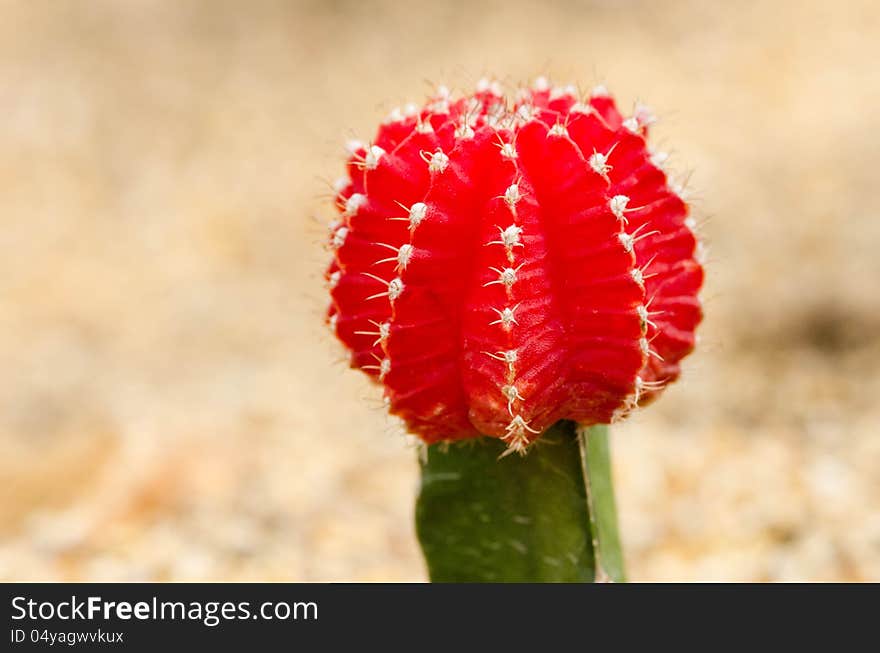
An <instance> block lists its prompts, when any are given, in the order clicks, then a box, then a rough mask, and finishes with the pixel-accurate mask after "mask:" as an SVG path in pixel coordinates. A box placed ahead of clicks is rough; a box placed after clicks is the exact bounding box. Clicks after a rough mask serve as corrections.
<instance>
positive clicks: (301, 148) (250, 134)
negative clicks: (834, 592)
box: [0, 0, 880, 580]
mask: <svg viewBox="0 0 880 653" xmlns="http://www.w3.org/2000/svg"><path fill="white" fill-rule="evenodd" d="M878 59H880V3H877V2H876V1H871V0H867V1H865V2H857V1H846V2H833V3H831V2H821V1H817V2H799V1H797V0H790V1H779V2H735V3H734V2H717V3H716V2H701V1H695V2H668V3H667V2H651V1H645V2H636V1H622V2H573V1H571V2H558V3H547V2H542V3H537V2H535V3H528V4H518V3H516V2H511V1H510V0H505V1H502V2H492V3H481V2H461V3H442V2H429V3H425V4H418V3H414V2H396V3H392V2H388V3H373V2H367V1H362V2H311V3H309V2H303V3H296V2H288V3H280V2H278V3H272V2H243V1H242V2H172V1H170V0H168V1H166V2H143V1H126V2H118V1H112V2H110V1H107V2H100V1H93V2H72V3H68V2H50V1H48V0H44V1H39V2H24V1H22V2H0V578H2V579H40V580H50V579H77V580H84V579H89V580H110V579H112V580H129V579H131V580H136V579H163V580H164V579H175V580H186V579H190V580H199V579H209V580H224V579H230V580H233V579H234V580H238V579H255V580H266V579H272V580H281V579H291V580H422V579H424V577H425V576H424V570H423V566H422V562H421V559H420V556H419V552H418V549H417V547H416V544H415V540H414V536H413V529H412V523H411V522H412V520H411V511H412V504H413V496H414V493H415V489H416V482H417V475H416V464H415V452H414V450H413V448H412V446H411V445H410V444H408V443H407V441H406V440H405V439H404V438H403V437H402V436H401V435H400V432H399V430H398V428H397V426H396V424H394V423H393V422H391V421H389V420H387V419H386V418H385V417H383V413H382V410H381V407H380V402H379V399H378V395H377V393H376V391H375V389H373V388H371V387H370V386H369V385H368V384H367V383H366V382H365V380H364V379H362V378H361V377H360V376H359V375H358V374H356V373H354V372H351V371H348V370H346V368H345V365H344V364H343V363H341V362H340V361H342V356H341V352H340V350H339V348H338V347H336V345H335V343H333V342H332V341H331V339H330V337H329V336H328V335H327V333H326V332H325V331H324V329H323V327H322V324H321V320H320V316H321V312H322V308H323V302H324V298H323V293H324V290H323V289H322V282H321V270H322V267H323V265H324V260H325V259H326V253H325V252H324V251H322V249H321V246H320V241H321V239H322V237H323V230H322V227H321V222H322V220H324V219H325V217H326V215H327V209H326V205H325V204H324V200H323V199H322V194H324V193H325V192H326V190H327V180H328V179H332V178H333V177H335V176H336V175H337V174H338V173H339V172H340V171H341V154H342V150H341V143H342V142H343V141H344V140H345V139H346V138H350V137H354V136H357V137H362V138H369V137H370V135H371V132H372V129H373V127H374V125H375V124H376V123H377V122H378V120H379V119H380V118H381V117H382V116H384V115H385V113H386V112H387V111H388V110H389V109H391V108H392V107H393V106H394V105H396V104H399V103H402V102H405V101H406V100H408V99H415V100H421V99H422V97H423V96H424V95H425V94H426V93H427V92H429V91H430V90H431V88H432V84H434V83H439V82H443V83H446V84H448V85H449V86H451V87H452V88H457V89H469V88H470V87H471V85H472V84H473V83H474V82H475V81H476V80H477V79H478V78H479V77H480V76H482V75H483V74H485V73H495V74H497V75H498V76H499V77H500V78H501V79H503V80H505V81H507V82H510V83H515V82H518V81H522V80H527V79H529V78H531V77H534V76H535V75H536V74H541V73H543V74H548V75H550V76H551V77H552V78H554V79H555V80H558V81H560V82H568V81H573V82H579V83H581V84H582V85H584V87H589V86H591V85H592V84H594V83H597V82H604V83H606V84H607V85H608V86H609V87H610V88H611V89H612V91H613V92H614V93H615V94H616V95H617V97H618V99H619V100H620V102H621V104H622V106H624V107H629V106H631V105H632V103H633V102H634V101H635V100H642V101H645V102H647V103H649V104H650V105H652V106H653V107H654V108H655V109H656V110H657V112H658V114H659V115H660V116H661V118H662V121H661V122H660V124H659V125H658V126H657V128H656V130H655V132H654V134H655V138H656V140H655V142H657V143H660V144H661V145H662V146H664V147H666V148H669V149H671V151H672V152H673V158H672V165H673V168H674V169H675V170H676V171H677V174H678V175H680V176H681V177H682V178H689V183H688V186H689V188H690V189H691V191H692V192H693V196H694V208H695V212H696V215H697V217H698V219H700V220H701V221H702V222H703V223H704V226H703V232H704V234H705V236H706V238H707V240H708V243H709V247H710V250H709V251H710V264H709V265H710V267H709V278H708V283H707V287H706V290H705V293H704V297H705V299H706V309H707V315H708V317H707V320H706V322H705V326H704V328H703V329H702V332H701V335H702V345H701V347H700V349H699V351H698V353H697V354H695V355H694V356H693V357H692V358H691V359H690V360H689V361H688V364H687V370H686V374H685V377H684V379H683V380H682V382H681V383H679V384H678V385H676V386H675V387H674V388H672V389H671V390H670V391H669V392H668V394H667V396H666V397H665V398H664V399H663V400H662V401H661V402H660V403H659V404H657V405H656V406H654V407H652V408H651V409H649V410H647V411H645V412H644V413H642V414H639V415H637V416H636V417H635V418H634V419H633V420H632V421H631V422H630V423H627V424H626V425H623V426H621V427H618V428H616V429H615V431H616V433H615V439H614V447H615V469H616V473H617V477H618V481H619V499H620V509H621V513H622V521H623V532H624V538H625V543H626V549H627V550H626V553H627V557H628V563H629V571H630V575H631V576H632V578H634V579H638V580H648V579H663V580H698V579H699V580H716V579H724V580H794V579H819V580H880V473H878V470H880V407H878V402H877V393H878V389H880V381H878V372H877V368H878V365H880V292H878V282H880V256H878V255H877V248H878V246H880V193H878V177H877V175H878V171H880V137H878V133H880V130H878V128H880V110H878V106H880V73H878V69H877V61H878Z"/></svg>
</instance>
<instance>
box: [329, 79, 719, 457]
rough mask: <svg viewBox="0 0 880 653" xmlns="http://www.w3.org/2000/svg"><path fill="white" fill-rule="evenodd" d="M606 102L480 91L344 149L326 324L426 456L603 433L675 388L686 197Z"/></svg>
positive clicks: (440, 97) (445, 96) (632, 125)
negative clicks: (562, 426) (576, 431)
mask: <svg viewBox="0 0 880 653" xmlns="http://www.w3.org/2000/svg"><path fill="white" fill-rule="evenodd" d="M650 122H651V116H650V114H649V113H648V112H647V111H646V110H644V109H637V110H636V111H635V113H634V115H632V116H631V117H628V118H624V117H623V116H622V115H621V113H620V112H619V111H618V109H617V107H616V106H615V103H614V100H613V99H612V98H611V97H610V96H609V95H608V93H607V92H606V91H605V90H604V89H603V88H597V89H594V90H593V92H592V94H591V95H590V96H589V97H588V98H579V97H578V95H577V93H576V91H575V90H574V89H573V88H571V87H567V88H550V87H549V85H548V84H546V83H545V82H543V81H539V82H538V83H536V84H535V85H534V86H533V87H532V88H531V89H521V90H520V91H519V92H518V93H517V94H516V97H515V98H507V97H505V96H504V95H503V94H502V92H501V89H500V88H499V87H498V85H497V84H492V83H485V82H483V83H481V84H479V85H478V87H477V89H476V92H475V93H474V94H473V95H470V96H468V97H461V98H453V97H452V96H451V95H450V93H449V92H448V91H447V90H446V89H443V88H441V89H439V90H438V92H437V93H436V95H435V96H433V97H431V98H430V99H429V101H428V103H427V104H426V105H425V106H424V107H423V108H421V109H417V108H416V107H415V106H412V105H411V106H409V107H407V108H406V109H405V110H403V111H399V110H395V111H394V112H392V114H391V115H390V116H389V117H388V118H387V120H386V121H385V122H383V123H382V125H381V126H380V127H379V130H378V133H377V134H376V137H375V140H373V141H372V142H371V143H369V144H362V143H359V142H352V143H349V145H348V150H349V159H348V163H347V171H348V175H347V177H345V178H343V179H342V180H340V182H338V183H337V185H336V187H335V202H336V205H337V207H338V210H339V215H338V218H337V220H335V221H334V223H333V224H332V225H331V226H330V235H329V246H330V248H331V249H332V251H333V261H332V262H331V264H330V266H329V268H328V270H327V272H326V279H327V282H328V285H329V286H330V293H331V297H332V301H331V306H330V309H329V311H328V322H329V324H330V327H331V328H332V329H333V331H334V333H335V334H336V335H337V337H338V338H339V339H340V340H341V341H342V342H343V343H344V344H345V346H346V347H347V348H348V349H349V350H350V352H351V365H352V366H353V367H356V368H359V369H361V370H363V371H364V372H366V373H367V374H369V375H370V376H372V377H373V378H375V379H376V380H377V381H378V382H381V383H382V384H383V385H384V389H385V390H384V391H385V402H386V405H387V406H388V407H389V410H390V411H391V412H392V413H393V414H396V415H398V416H400V417H401V418H402V419H403V420H404V421H405V422H406V424H407V426H408V428H409V429H410V431H411V432H413V433H414V434H416V435H418V436H419V437H421V438H422V439H423V440H425V441H426V442H429V443H432V442H437V441H442V440H457V439H463V438H468V437H474V436H477V435H479V434H484V435H490V436H495V437H500V438H502V439H504V440H505V441H506V442H507V443H508V445H509V448H510V450H514V451H521V450H524V449H525V447H526V446H527V445H528V444H529V442H531V441H533V440H534V439H535V438H537V437H538V436H539V434H540V433H541V432H542V431H543V430H545V429H546V428H548V427H549V426H550V425H552V424H553V423H554V422H555V421H557V420H560V419H570V420H574V421H577V422H580V423H584V424H596V423H607V422H610V421H613V420H615V419H618V418H620V417H622V416H625V415H627V414H628V413H629V412H631V411H632V410H633V409H634V408H636V407H637V406H639V405H644V404H645V403H647V402H648V401H650V400H652V399H653V398H654V397H655V396H656V395H657V394H658V393H659V392H660V391H661V390H662V388H663V387H664V386H665V385H666V384H667V383H669V382H671V381H673V380H675V379H676V378H677V377H678V375H679V362H680V360H681V359H682V358H683V357H684V356H686V355H687V354H688V353H689V352H690V351H691V350H692V349H693V347H694V329H695V328H696V326H697V324H698V323H699V321H700V319H701V308H700V303H699V300H698V298H697V292H698V291H699V289H700V286H701V284H702V281H703V270H702V267H701V265H700V263H699V262H698V261H697V260H696V258H695V252H696V251H697V240H696V238H695V235H694V232H693V229H692V226H693V223H692V220H691V219H690V218H688V206H687V204H686V203H685V201H684V200H683V199H682V197H681V192H680V191H677V190H676V189H674V188H672V187H671V186H670V184H669V183H668V181H667V177H666V174H665V173H664V171H663V168H662V165H663V159H664V156H663V155H662V154H660V153H652V151H651V150H650V149H649V148H648V147H647V144H646V138H647V128H648V124H649V123H650Z"/></svg>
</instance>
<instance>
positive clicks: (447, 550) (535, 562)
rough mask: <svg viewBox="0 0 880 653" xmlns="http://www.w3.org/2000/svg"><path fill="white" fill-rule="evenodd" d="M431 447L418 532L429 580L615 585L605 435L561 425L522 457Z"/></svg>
mask: <svg viewBox="0 0 880 653" xmlns="http://www.w3.org/2000/svg"><path fill="white" fill-rule="evenodd" d="M505 450H506V445H505V444H504V443H503V442H501V441H500V440H498V439H496V438H479V439H476V440H468V441H465V442H460V443H454V444H439V445H433V446H431V447H429V448H428V452H427V457H426V458H425V459H424V460H423V462H422V464H421V474H422V477H421V478H422V481H421V490H420V493H419V498H418V502H417V504H416V530H417V533H418V537H419V541H420V543H421V545H422V550H423V552H424V554H425V559H426V561H427V565H428V572H429V575H430V578H431V580H432V581H434V582H602V581H613V582H622V581H623V580H624V572H623V556H622V554H621V548H620V538H619V536H618V532H617V515H616V510H615V505H614V492H613V484H612V478H611V462H610V456H609V446H608V428H607V427H606V426H594V427H591V428H578V427H577V426H576V425H575V424H574V423H573V422H567V421H562V422H558V423H557V424H555V425H554V426H553V427H552V428H551V429H549V430H548V431H547V432H546V433H545V434H544V435H543V436H542V437H541V438H540V439H539V440H538V441H537V442H536V443H535V444H534V445H532V447H530V449H529V451H528V453H527V454H526V455H524V456H518V455H510V456H505V455H503V454H504V453H505Z"/></svg>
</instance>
